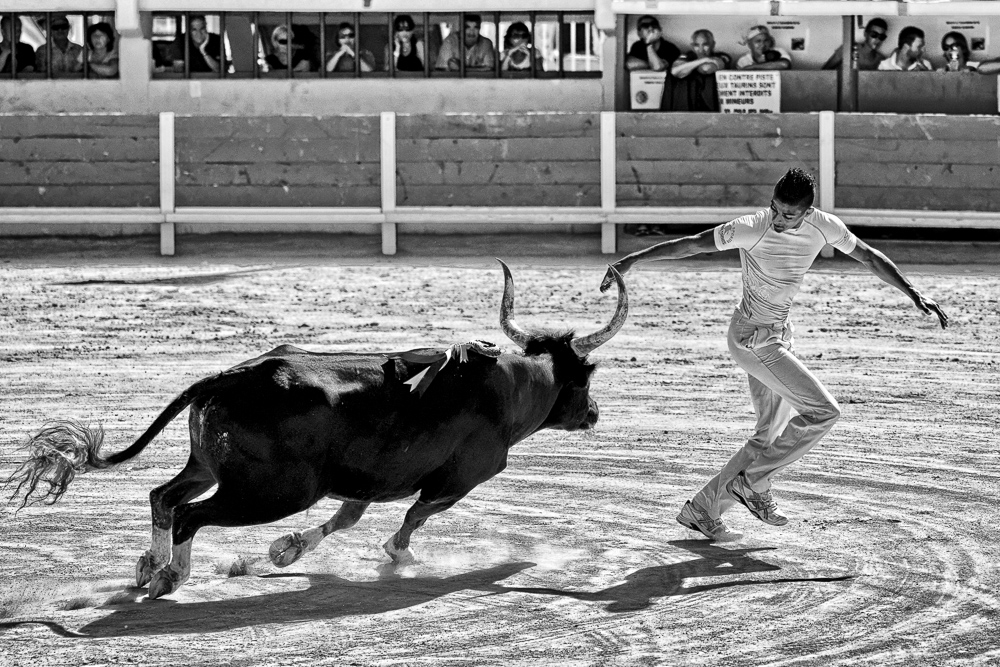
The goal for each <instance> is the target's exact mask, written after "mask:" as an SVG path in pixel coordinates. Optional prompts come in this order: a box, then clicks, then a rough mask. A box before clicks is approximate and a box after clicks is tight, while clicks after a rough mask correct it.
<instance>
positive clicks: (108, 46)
mask: <svg viewBox="0 0 1000 667" xmlns="http://www.w3.org/2000/svg"><path fill="white" fill-rule="evenodd" d="M87 44H88V45H89V46H90V49H89V50H88V51H87V67H88V68H89V71H90V78H92V79H117V78H118V47H117V46H116V45H115V29H114V28H112V27H111V24H110V23H105V22H103V21H102V22H100V23H95V24H94V25H92V26H90V27H89V28H87ZM81 55H82V54H81Z"/></svg>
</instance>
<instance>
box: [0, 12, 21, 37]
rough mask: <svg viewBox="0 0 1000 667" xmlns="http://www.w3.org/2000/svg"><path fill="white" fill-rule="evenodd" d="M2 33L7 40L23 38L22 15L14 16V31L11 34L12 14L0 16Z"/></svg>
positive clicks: (0, 31)
mask: <svg viewBox="0 0 1000 667" xmlns="http://www.w3.org/2000/svg"><path fill="white" fill-rule="evenodd" d="M0 33H3V41H5V42H8V43H10V42H17V41H20V39H21V17H20V16H15V17H14V31H13V35H11V29H10V16H9V15H8V14H4V15H3V18H0Z"/></svg>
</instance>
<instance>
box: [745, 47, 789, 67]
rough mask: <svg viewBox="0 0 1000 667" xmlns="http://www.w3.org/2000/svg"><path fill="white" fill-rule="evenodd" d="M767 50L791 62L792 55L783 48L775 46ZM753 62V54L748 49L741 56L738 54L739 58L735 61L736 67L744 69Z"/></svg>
mask: <svg viewBox="0 0 1000 667" xmlns="http://www.w3.org/2000/svg"><path fill="white" fill-rule="evenodd" d="M768 51H774V52H775V53H777V54H778V55H779V56H781V57H782V58H784V59H785V60H787V61H788V62H792V57H791V56H790V55H788V51H785V50H784V49H779V48H777V47H775V48H773V49H768ZM753 64H754V62H753V54H752V53H750V52H749V51H748V52H747V53H744V54H743V55H742V56H740V59H739V60H737V61H736V69H746V68H747V67H750V65H753Z"/></svg>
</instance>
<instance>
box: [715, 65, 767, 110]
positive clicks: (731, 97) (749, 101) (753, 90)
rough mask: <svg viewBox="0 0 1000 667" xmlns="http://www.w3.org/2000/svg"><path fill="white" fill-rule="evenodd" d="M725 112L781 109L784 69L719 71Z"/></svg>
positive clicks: (722, 108) (721, 96) (717, 78)
mask: <svg viewBox="0 0 1000 667" xmlns="http://www.w3.org/2000/svg"><path fill="white" fill-rule="evenodd" d="M715 81H716V83H717V84H718V87H719V110H720V111H721V112H722V113H779V112H781V72H725V71H720V72H716V73H715Z"/></svg>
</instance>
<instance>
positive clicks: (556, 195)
mask: <svg viewBox="0 0 1000 667" xmlns="http://www.w3.org/2000/svg"><path fill="white" fill-rule="evenodd" d="M396 203H397V205H399V206H503V207H508V206H558V207H564V206H600V203H601V161H600V114H596V113H566V114H485V115H483V114H449V115H443V116H426V115H400V116H398V117H397V126H396Z"/></svg>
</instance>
